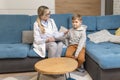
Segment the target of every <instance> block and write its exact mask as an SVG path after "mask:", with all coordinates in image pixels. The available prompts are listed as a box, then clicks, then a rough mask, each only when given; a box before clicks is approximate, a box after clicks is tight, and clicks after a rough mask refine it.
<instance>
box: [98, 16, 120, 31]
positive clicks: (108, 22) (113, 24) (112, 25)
mask: <svg viewBox="0 0 120 80" xmlns="http://www.w3.org/2000/svg"><path fill="white" fill-rule="evenodd" d="M118 27H120V15H107V16H97V30H102V29H117V28H118Z"/></svg>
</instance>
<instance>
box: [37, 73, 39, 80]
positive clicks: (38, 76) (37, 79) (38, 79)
mask: <svg viewBox="0 0 120 80" xmlns="http://www.w3.org/2000/svg"><path fill="white" fill-rule="evenodd" d="M39 78H40V73H39V72H38V76H37V80H39Z"/></svg>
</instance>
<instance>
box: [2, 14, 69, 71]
mask: <svg viewBox="0 0 120 80" xmlns="http://www.w3.org/2000/svg"><path fill="white" fill-rule="evenodd" d="M70 16H71V14H52V15H51V17H52V18H53V19H54V20H55V22H56V24H57V26H58V28H60V26H66V27H67V28H69V22H70ZM36 18H37V16H36V15H32V16H29V15H0V73H9V72H22V71H33V70H34V64H35V63H36V62H37V61H38V60H41V59H43V58H41V57H39V56H38V55H37V54H36V53H35V52H34V51H33V46H32V44H27V43H23V42H22V37H23V36H22V32H23V31H32V30H33V24H34V22H35V20H36ZM65 50H66V49H63V54H62V55H61V56H63V55H64V53H65Z"/></svg>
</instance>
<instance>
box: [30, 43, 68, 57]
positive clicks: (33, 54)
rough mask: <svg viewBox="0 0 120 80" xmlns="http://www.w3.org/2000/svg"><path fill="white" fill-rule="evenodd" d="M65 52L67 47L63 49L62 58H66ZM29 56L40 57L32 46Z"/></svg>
mask: <svg viewBox="0 0 120 80" xmlns="http://www.w3.org/2000/svg"><path fill="white" fill-rule="evenodd" d="M65 52H66V47H63V51H62V54H61V56H65ZM46 55H47V54H46ZM28 56H29V57H40V56H39V55H38V54H37V53H35V51H34V50H33V46H32V45H31V48H30V51H29V53H28ZM46 57H47V56H46Z"/></svg>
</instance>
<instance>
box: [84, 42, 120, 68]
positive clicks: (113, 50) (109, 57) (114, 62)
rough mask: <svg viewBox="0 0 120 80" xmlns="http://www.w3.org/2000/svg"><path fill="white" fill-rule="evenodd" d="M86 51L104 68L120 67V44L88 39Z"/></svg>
mask: <svg viewBox="0 0 120 80" xmlns="http://www.w3.org/2000/svg"><path fill="white" fill-rule="evenodd" d="M86 51H87V54H88V55H89V56H90V57H91V58H92V59H93V60H94V61H95V62H96V63H97V64H98V65H99V66H100V67H101V68H102V69H112V68H120V44H114V43H110V42H103V43H99V44H95V43H93V42H91V41H87V45H86Z"/></svg>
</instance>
